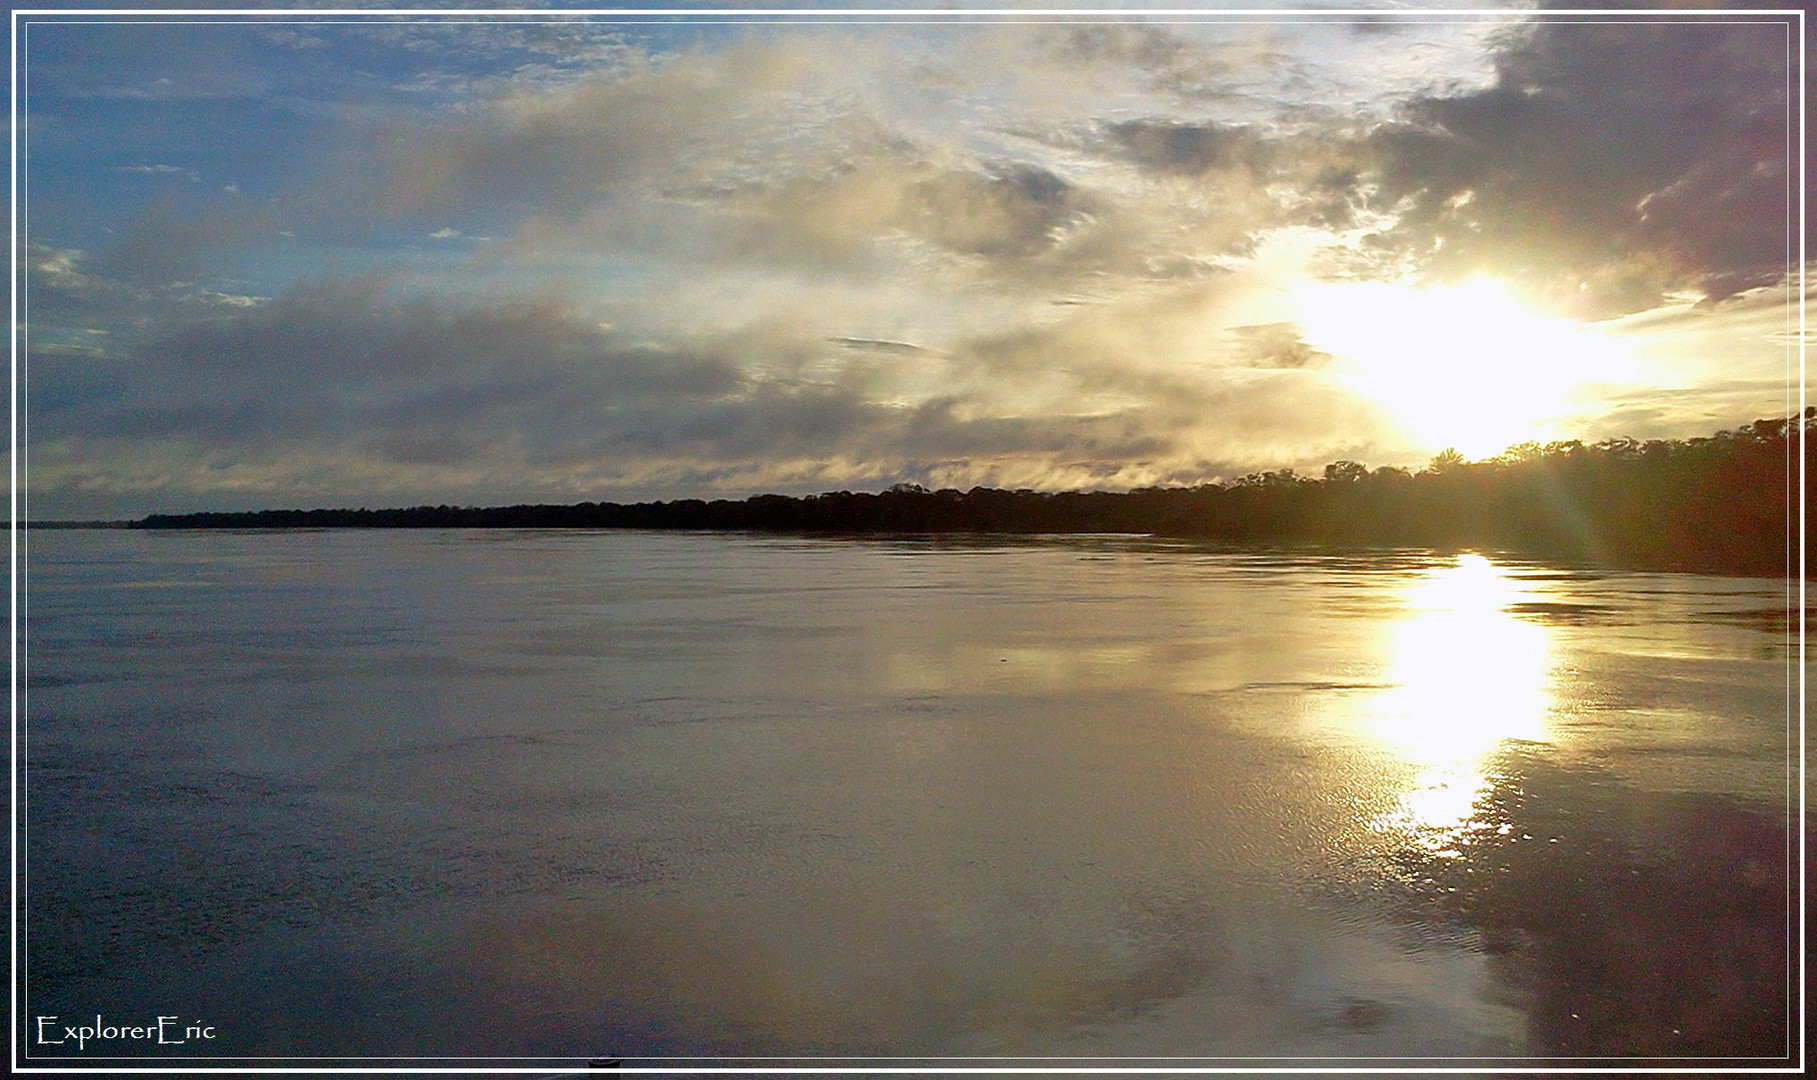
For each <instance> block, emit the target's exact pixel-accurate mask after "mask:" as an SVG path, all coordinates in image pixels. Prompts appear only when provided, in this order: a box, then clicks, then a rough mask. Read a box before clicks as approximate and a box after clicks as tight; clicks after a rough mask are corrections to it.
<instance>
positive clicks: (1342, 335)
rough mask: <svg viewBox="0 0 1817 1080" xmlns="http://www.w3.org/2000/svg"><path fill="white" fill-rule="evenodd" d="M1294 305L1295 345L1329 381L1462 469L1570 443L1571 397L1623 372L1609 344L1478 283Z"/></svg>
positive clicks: (1346, 293) (1345, 289) (1369, 290)
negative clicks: (1523, 449)
mask: <svg viewBox="0 0 1817 1080" xmlns="http://www.w3.org/2000/svg"><path fill="white" fill-rule="evenodd" d="M1294 305H1295V308H1296V310H1297V315H1296V320H1297V321H1298V323H1299V324H1300V327H1301V329H1302V336H1303V339H1304V340H1305V342H1306V343H1307V344H1308V345H1311V346H1312V347H1313V348H1315V349H1319V350H1321V351H1323V352H1326V353H1329V354H1331V356H1332V357H1333V358H1334V362H1333V364H1332V366H1331V369H1330V370H1331V374H1332V376H1333V377H1334V378H1335V379H1336V380H1337V381H1338V382H1340V383H1341V384H1343V385H1344V386H1346V387H1348V388H1349V389H1350V390H1351V391H1352V392H1354V393H1355V394H1357V395H1358V396H1360V397H1363V398H1365V399H1367V400H1369V401H1372V402H1374V403H1375V404H1376V405H1378V406H1379V407H1380V408H1381V409H1382V410H1383V411H1384V412H1386V413H1387V414H1388V415H1389V416H1390V417H1391V418H1392V419H1393V420H1394V422H1395V423H1396V424H1397V425H1398V426H1399V427H1400V428H1401V430H1402V434H1403V436H1404V437H1407V438H1410V439H1412V440H1413V441H1415V442H1416V443H1417V444H1419V445H1421V446H1424V447H1425V448H1426V449H1428V450H1431V451H1435V452H1436V451H1438V450H1442V449H1444V448H1446V447H1451V448H1455V449H1456V450H1458V451H1459V452H1460V453H1462V454H1463V455H1464V456H1465V457H1467V458H1483V457H1489V456H1492V455H1494V454H1497V453H1499V452H1501V451H1502V450H1505V449H1507V448H1508V447H1509V446H1512V445H1515V444H1517V443H1522V442H1528V441H1537V442H1549V441H1552V440H1554V439H1560V438H1569V437H1572V436H1573V435H1574V434H1575V432H1574V431H1573V430H1571V429H1572V428H1573V427H1574V425H1575V424H1576V421H1575V420H1574V419H1573V413H1574V412H1575V411H1576V409H1577V398H1578V396H1579V393H1580V392H1581V391H1582V390H1584V389H1585V388H1586V387H1588V386H1589V385H1591V384H1593V383H1596V382H1601V381H1611V380H1616V379H1619V378H1622V377H1623V375H1624V372H1625V371H1626V369H1627V367H1628V366H1629V363H1630V360H1629V357H1628V356H1627V349H1628V347H1627V346H1626V345H1624V344H1623V343H1621V342H1619V341H1618V340H1617V339H1615V338H1614V337H1612V336H1609V335H1606V334H1603V333H1601V332H1599V331H1598V330H1597V329H1596V328H1595V327H1592V326H1588V325H1585V324H1581V323H1577V322H1574V321H1572V320H1569V319H1563V318H1557V317H1554V316H1550V315H1545V314H1541V313H1539V312H1536V311H1533V310H1531V309H1530V308H1528V307H1526V306H1525V305H1523V304H1522V303H1521V302H1520V301H1519V300H1517V299H1516V298H1515V297H1514V296H1513V295H1512V294H1510V293H1509V291H1508V290H1507V289H1506V288H1505V287H1503V286H1502V285H1501V284H1499V283H1497V282H1495V281H1491V280H1488V279H1484V278H1478V279H1474V280H1471V281H1468V282H1464V283H1463V284H1459V285H1449V286H1431V287H1426V288H1413V287H1410V286H1406V285H1396V284H1389V283H1385V282H1343V283H1329V282H1316V283H1307V284H1305V285H1303V286H1301V287H1300V288H1299V289H1298V290H1296V294H1295V299H1294Z"/></svg>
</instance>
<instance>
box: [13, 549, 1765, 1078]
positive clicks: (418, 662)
mask: <svg viewBox="0 0 1817 1080" xmlns="http://www.w3.org/2000/svg"><path fill="white" fill-rule="evenodd" d="M26 566H27V570H28V577H27V584H26V588H25V590H24V593H23V599H24V602H25V614H26V627H27V633H26V637H25V642H24V645H25V657H26V666H25V673H26V679H25V680H24V682H25V686H26V689H27V691H28V693H27V697H26V698H25V708H24V710H23V712H22V717H23V723H22V724H21V730H22V732H23V735H24V740H23V743H22V745H23V748H24V751H25V753H24V759H25V762H26V774H25V775H26V782H27V790H26V797H25V800H24V803H23V808H24V810H25V828H26V831H27V835H28V840H29V842H28V844H27V847H26V852H27V855H28V858H29V863H28V874H27V877H26V880H27V882H28V886H29V893H28V895H27V897H26V912H27V915H26V927H27V936H26V939H25V942H24V944H25V954H24V955H25V970H26V989H27V994H26V999H25V1002H24V1004H23V1006H22V1008H23V1011H24V1013H25V1015H24V1017H22V1018H21V1020H22V1024H23V1025H24V1026H23V1028H22V1030H23V1031H24V1032H25V1033H26V1040H25V1041H26V1044H27V1045H25V1046H24V1047H23V1049H24V1050H25V1051H26V1052H27V1053H28V1054H30V1055H31V1056H32V1057H33V1058H40V1057H42V1058H55V1059H57V1060H59V1061H68V1060H70V1059H75V1058H80V1059H82V1060H83V1061H84V1062H85V1063H90V1064H96V1065H102V1064H121V1063H126V1062H130V1061H131V1060H140V1059H160V1060H161V1059H165V1058H173V1057H208V1058H215V1059H222V1060H232V1061H237V1062H240V1063H242V1064H265V1065H277V1064H286V1063H295V1062H297V1061H322V1063H323V1064H330V1063H329V1062H326V1061H325V1060H323V1059H331V1058H333V1059H342V1060H341V1061H340V1062H339V1063H340V1064H360V1063H374V1062H379V1063H386V1062H389V1063H392V1064H399V1063H409V1062H421V1063H422V1064H424V1065H425V1067H429V1066H432V1065H436V1064H448V1063H450V1062H466V1063H473V1062H474V1061H476V1060H480V1059H485V1062H486V1063H490V1064H498V1065H512V1064H518V1063H539V1062H547V1063H556V1064H559V1063H562V1062H582V1061H584V1059H587V1058H599V1057H612V1058H620V1059H624V1060H625V1061H626V1063H627V1064H659V1065H670V1066H674V1067H678V1068H680V1067H685V1066H689V1065H704V1064H710V1063H715V1062H717V1063H734V1064H736V1063H740V1062H742V1063H750V1062H753V1061H755V1060H757V1059H776V1058H789V1059H803V1060H804V1061H805V1062H806V1063H809V1064H812V1063H816V1062H819V1063H832V1064H837V1063H846V1064H854V1063H866V1062H869V1063H875V1062H876V1061H877V1060H878V1059H892V1060H897V1061H900V1062H904V1063H909V1062H922V1063H930V1064H937V1065H950V1064H956V1063H984V1064H992V1063H996V1064H1004V1065H1015V1064H1018V1063H1028V1062H1031V1061H1032V1062H1043V1061H1051V1062H1056V1063H1058V1062H1060V1061H1061V1060H1063V1059H1064V1060H1066V1061H1070V1062H1072V1063H1075V1064H1080V1063H1083V1064H1094V1065H1106V1064H1119V1063H1121V1064H1150V1065H1152V1064H1156V1063H1162V1064H1169V1063H1170V1064H1180V1065H1207V1066H1220V1067H1241V1068H1253V1069H1255V1070H1258V1071H1265V1070H1267V1069H1269V1068H1275V1067H1288V1066H1304V1065H1331V1064H1334V1063H1335V1064H1355V1065H1364V1066H1381V1067H1387V1066H1399V1065H1404V1066H1413V1065H1446V1066H1449V1065H1458V1064H1473V1065H1474V1064H1484V1065H1509V1064H1521V1063H1526V1064H1534V1063H1541V1062H1544V1063H1560V1062H1569V1061H1577V1062H1583V1061H1588V1060H1590V1059H1597V1060H1600V1061H1603V1062H1604V1063H1607V1062H1609V1061H1611V1060H1612V1061H1615V1062H1616V1063H1619V1064H1632V1063H1636V1062H1642V1061H1645V1062H1652V1063H1658V1064H1662V1065H1665V1064H1674V1063H1676V1064H1686V1063H1693V1064H1695V1063H1703V1064H1725V1065H1729V1064H1737V1063H1742V1062H1738V1061H1737V1060H1736V1059H1749V1060H1755V1059H1759V1060H1762V1061H1764V1062H1768V1063H1770V1062H1771V1061H1772V1060H1773V1059H1778V1058H1781V1057H1782V1056H1783V1055H1784V1054H1786V1053H1787V1049H1786V1040H1787V1037H1788V1033H1789V1032H1791V1031H1792V1025H1791V1024H1790V1023H1788V1016H1789V1015H1791V1010H1792V1009H1794V1008H1795V1007H1796V1001H1795V999H1794V998H1793V997H1791V996H1790V993H1791V992H1792V991H1795V989H1796V980H1795V979H1794V978H1793V972H1792V970H1791V969H1792V966H1793V960H1792V957H1794V956H1795V952H1794V951H1792V950H1791V944H1792V943H1793V942H1794V937H1793V934H1794V932H1795V930H1796V916H1797V914H1798V912H1797V908H1796V901H1797V896H1796V893H1795V891H1790V890H1791V884H1790V883H1791V881H1792V876H1793V875H1792V873H1791V868H1793V867H1794V866H1795V865H1796V863H1795V859H1796V856H1797V851H1796V842H1797V835H1798V829H1797V822H1798V818H1797V816H1796V815H1797V812H1798V811H1797V806H1798V803H1797V801H1796V800H1797V786H1796V783H1795V778H1796V774H1795V772H1794V771H1793V766H1794V765H1795V764H1796V762H1797V755H1798V753H1799V748H1800V725H1799V721H1800V716H1799V714H1798V711H1797V693H1798V689H1799V675H1800V672H1799V670H1798V667H1797V626H1796V625H1795V623H1793V622H1792V621H1791V620H1788V618H1787V610H1788V598H1789V597H1788V588H1789V586H1788V585H1787V583H1786V582H1783V581H1779V580H1775V579H1749V578H1732V577H1705V576H1696V575H1685V574H1640V573H1620V572H1610V571H1598V570H1592V569H1587V568H1581V567H1577V568H1573V567H1559V566H1546V565H1539V564H1533V563H1526V562H1520V561H1517V560H1511V559H1506V558H1502V557H1499V556H1496V555H1494V554H1492V553H1491V554H1478V553H1469V552H1450V553H1446V552H1427V551H1390V552H1373V553H1364V554H1331V553H1317V552H1295V551H1273V552H1257V551H1250V552H1243V551H1233V550H1228V549H1215V548H1207V547H1203V546H1194V545H1192V544H1186V543H1170V542H1162V541H1156V540H1151V539H1145V538H1139V537H1125V536H1088V537H1036V538H1028V539H1019V540H1010V539H1002V538H957V539H953V538H948V539H826V540H821V539H799V538H781V537H761V536H749V535H725V534H672V533H648V532H568V531H548V532H530V531H523V532H517V531H483V530H466V531H463V530H446V531H442V530H421V531H379V530H373V531H333V530H328V531H295V532H272V533H252V532H183V533H145V532H136V531H125V530H93V531H82V530H70V531H33V532H31V533H30V534H29V549H28V555H27V558H26ZM1792 599H1795V597H1793V598H1792ZM47 1016H49V1017H57V1018H58V1019H57V1020H55V1021H51V1022H49V1023H48V1024H46V1023H45V1022H43V1021H41V1020H39V1019H38V1018H40V1017H47ZM97 1016H98V1017H100V1025H99V1026H100V1027H103V1028H105V1027H108V1026H109V1025H118V1027H117V1029H116V1035H115V1037H114V1038H112V1039H107V1038H101V1037H99V1036H97V1037H95V1038H83V1039H82V1040H81V1044H80V1045H78V1044H77V1042H76V1041H74V1040H73V1038H72V1037H65V1033H64V1031H63V1029H64V1028H65V1027H66V1026H76V1025H77V1022H78V1020H80V1021H81V1023H82V1024H89V1025H94V1024H95V1020H94V1018H95V1017H97ZM158 1016H174V1017H180V1020H179V1021H170V1022H168V1023H172V1024H174V1023H181V1024H182V1025H183V1026H184V1029H185V1030H188V1031H190V1032H191V1035H190V1037H189V1038H186V1039H182V1040H181V1041H180V1042H179V1041H178V1040H176V1039H175V1038H174V1037H172V1038H169V1039H167V1041H166V1042H165V1043H164V1044H163V1045H160V1044H159V1043H158V1042H157V1041H156V1040H154V1039H151V1038H149V1037H139V1038H133V1037H129V1036H127V1035H125V1034H123V1032H124V1030H125V1027H126V1025H140V1024H145V1023H148V1022H155V1018H156V1017H158ZM192 1026H193V1027H192ZM203 1028H205V1029H207V1032H208V1034H207V1036H206V1037H205V1036H204V1035H203V1034H202V1033H201V1031H200V1030H197V1029H203ZM174 1031H175V1029H174V1028H173V1029H171V1030H170V1031H167V1032H166V1033H165V1034H166V1035H173V1033H174ZM428 1059H435V1060H428ZM1012 1059H1013V1060H1012ZM1711 1059H1722V1060H1721V1061H1712V1060H1711Z"/></svg>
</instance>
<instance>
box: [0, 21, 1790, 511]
mask: <svg viewBox="0 0 1817 1080" xmlns="http://www.w3.org/2000/svg"><path fill="white" fill-rule="evenodd" d="M867 6H872V7H874V6H879V5H867ZM23 22H24V24H25V25H24V27H23V30H22V32H20V33H19V36H18V38H17V44H18V56H19V62H18V67H17V69H16V71H15V86H16V88H17V92H18V94H19V102H20V104H19V106H18V112H17V114H16V118H15V130H16V134H17V136H18V138H19V140H20V147H21V149H20V159H19V162H18V164H17V168H18V174H19V190H20V195H19V199H20V206H19V213H18V215H17V216H16V218H15V221H16V226H17V229H18V239H19V255H18V258H19V263H20V264H21V273H20V274H19V275H18V280H19V283H20V285H21V288H20V290H19V293H20V296H19V299H20V307H19V311H20V322H21V323H22V324H23V330H24V333H23V335H21V336H20V338H19V340H21V341H22V345H21V347H20V349H19V352H18V354H17V356H16V357H15V372H16V374H17V375H18V384H19V387H20V389H19V392H18V397H17V399H16V400H17V403H18V404H19V406H20V407H21V414H20V415H21V418H22V421H23V426H24V431H23V437H22V439H21V440H20V443H22V451H19V450H16V451H15V454H16V460H19V461H20V462H21V463H22V464H23V465H24V470H23V472H24V489H25V496H26V504H27V506H28V508H29V509H28V513H29V516H30V517H31V518H34V519H91V518H114V517H136V516H140V515H143V514H146V513H154V512H178V511H185V510H197V509H252V508H264V507H313V506H345V507H356V506H368V507H381V506H410V505H419V504H444V503H446V504H455V505H498V504H508V503H522V502H555V503H569V502H579V501H596V500H611V501H619V502H626V501H638V500H646V499H675V498H693V497H706V498H713V497H731V498H742V497H745V496H747V495H751V494H756V493H760V492H785V493H794V494H801V493H808V492H816V491H832V490H840V489H847V490H881V489H882V488H885V487H888V486H890V485H892V484H896V483H916V484H921V485H923V486H926V487H929V488H947V487H951V488H959V489H961V490H963V489H968V488H971V487H973V486H978V485H983V486H989V487H1004V488H1034V489H1039V490H1063V489H1096V490H1127V489H1130V488H1135V487H1144V486H1152V485H1191V484H1200V483H1207V482H1215V481H1218V480H1224V479H1230V478H1234V477H1238V476H1242V475H1245V474H1248V473H1252V472H1257V471H1262V470H1271V469H1282V468H1292V469H1295V470H1296V471H1298V472H1299V473H1301V474H1306V475H1314V476H1316V475H1320V473H1321V470H1322V467H1323V465H1324V464H1326V463H1328V462H1333V461H1338V460H1350V461H1357V462H1362V463H1364V464H1366V465H1369V466H1371V467H1379V466H1383V465H1401V466H1410V467H1415V468H1417V467H1419V466H1420V465H1422V464H1424V463H1425V462H1427V461H1428V460H1429V459H1430V458H1431V457H1432V456H1433V455H1434V454H1436V453H1437V452H1438V451H1440V450H1443V449H1446V448H1448V447H1449V448H1455V449H1457V450H1458V451H1460V452H1461V453H1463V454H1464V455H1465V456H1466V457H1469V458H1473V459H1480V458H1486V457H1490V456H1493V455H1495V454H1497V453H1498V452H1500V451H1501V450H1503V449H1505V448H1506V447H1508V446H1510V445H1513V444H1516V443H1521V442H1527V441H1537V442H1541V443H1544V442H1548V441H1553V440H1560V439H1572V438H1582V439H1585V440H1587V441H1595V440H1601V439H1607V438H1615V437H1631V438H1638V439H1649V438H1686V437H1694V436H1698V435H1708V434H1710V433H1712V432H1714V431H1716V430H1718V429H1721V428H1728V427H1734V426H1737V425H1740V424H1744V423H1747V422H1750V421H1752V420H1754V419H1756V418H1760V417H1768V416H1780V415H1786V414H1788V413H1790V412H1792V411H1794V410H1796V409H1797V408H1798V407H1799V396H1798V395H1799V393H1800V381H1799V366H1798V365H1799V354H1798V334H1799V321H1798V318H1799V310H1800V308H1801V295H1800V293H1799V289H1800V288H1801V287H1802V285H1801V282H1802V275H1801V274H1800V272H1799V270H1800V267H1799V265H1798V261H1797V260H1798V251H1799V247H1798V239H1799V238H1798V236H1797V234H1796V233H1795V232H1794V231H1793V230H1794V226H1795V223H1796V222H1797V220H1798V219H1797V216H1796V215H1797V199H1796V196H1797V192H1798V189H1799V185H1800V184H1801V182H1802V170H1801V168H1800V165H1801V162H1800V161H1799V160H1798V153H1799V150H1798V139H1797V132H1798V127H1799V124H1800V123H1801V118H1800V114H1799V88H1800V85H1801V81H1802V79H1803V78H1804V73H1803V72H1802V71H1801V70H1800V69H1799V67H1798V45H1799V42H1798V36H1797V24H1796V23H1795V22H1789V21H1788V19H1787V18H1786V17H1784V16H1780V17H1777V18H1775V17H1771V16H1766V15H1761V14H1759V13H1754V14H1749V13H1746V12H1742V11H1737V12H1735V13H1733V14H1721V15H1716V16H1711V15H1707V14H1706V15H1703V16H1693V15H1685V14H1672V13H1665V14H1653V15H1644V14H1636V13H1628V14H1627V15H1617V14H1610V15H1606V16H1596V17H1583V16H1575V17H1567V16H1560V15H1552V14H1547V13H1542V12H1536V11H1531V10H1521V9H1514V8H1508V9H1505V10H1499V11H1494V12H1489V13H1482V12H1477V13H1474V14H1472V13H1460V12H1457V11H1450V10H1447V9H1446V8H1444V7H1442V6H1435V5H1423V6H1414V7H1411V8H1401V9H1398V10H1390V9H1387V8H1384V7H1379V6H1363V7H1357V8H1348V9H1346V8H1332V7H1329V6H1327V7H1323V8H1320V9H1310V8H1309V9H1307V10H1306V11H1305V13H1303V14H1287V15H1282V14H1258V13H1255V12H1253V11H1245V10H1243V9H1241V8H1234V9H1229V10H1222V11H1220V10H1212V9H1204V10H1201V11H1196V12H1194V13H1193V14H1190V15H1179V14H1164V13H1161V12H1159V11H1145V10H1143V9H1141V8H1132V7H1124V8H1122V9H1120V10H1118V11H1115V12H1112V13H1110V14H1104V15H1083V14H1069V15H1060V16H1056V15H1036V14H1028V13H1017V12H1009V13H999V14H982V13H977V12H955V11H929V12H924V13H922V14H919V15H912V14H906V13H903V14H895V15H888V16H859V15H855V14H849V13H845V12H841V11H840V10H838V9H836V8H821V9H818V10H817V11H813V12H810V11H806V10H804V11H801V12H797V13H793V14H790V15H787V16H781V17H766V16H755V15H750V14H733V15H706V14H700V13H697V12H683V11H678V12H677V13H676V14H674V15H667V16H664V15H657V16H645V17H631V16H625V15H617V16H612V15H582V14H577V13H575V12H573V11H570V10H565V9H560V8H557V9H552V10H547V11H543V12H540V13H526V14H525V15H523V16H520V17H503V18H501V17H487V16H471V15H467V16H462V15H458V14H456V13H453V12H450V11H449V10H447V9H433V10H425V11H423V12H421V13H419V14H417V15H410V16H378V15H371V14H363V15H361V14H348V15H341V16H316V17H308V16H299V15H296V14H294V13H284V14H274V13H271V12H265V13H260V12H256V11H246V12H243V13H238V14H233V15H229V16H221V17H186V18H181V19H179V18H176V17H154V16H125V15H119V14H109V13H107V12H106V11H105V9H99V10H97V12H96V13H95V14H94V15H88V16H62V17H48V16H38V17H31V18H28V19H25V20H23ZM16 445H18V444H16Z"/></svg>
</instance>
